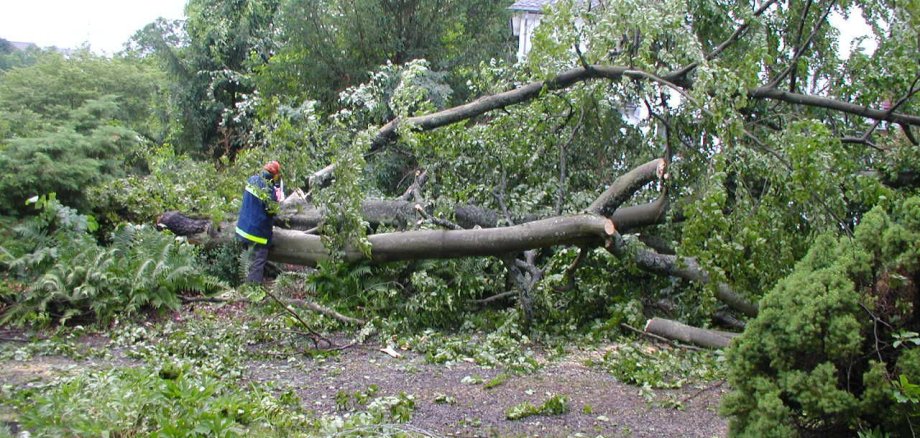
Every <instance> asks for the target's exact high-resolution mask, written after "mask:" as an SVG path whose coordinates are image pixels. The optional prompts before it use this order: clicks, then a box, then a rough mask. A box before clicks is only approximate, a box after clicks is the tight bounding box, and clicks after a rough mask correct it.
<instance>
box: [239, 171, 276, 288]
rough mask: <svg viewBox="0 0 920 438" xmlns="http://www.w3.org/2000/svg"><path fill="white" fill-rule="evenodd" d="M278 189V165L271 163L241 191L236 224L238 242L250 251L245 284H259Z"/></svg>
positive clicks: (269, 242) (266, 257) (272, 222)
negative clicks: (240, 202)
mask: <svg viewBox="0 0 920 438" xmlns="http://www.w3.org/2000/svg"><path fill="white" fill-rule="evenodd" d="M283 190H284V189H283V188H282V185H281V164H279V163H278V162H277V161H271V162H269V163H268V164H266V165H265V166H264V167H263V168H262V172H261V173H260V174H258V175H253V176H251V177H249V180H247V181H246V188H245V190H244V191H243V205H242V206H240V215H239V218H237V221H236V234H237V239H239V240H240V241H242V242H243V244H244V245H246V247H247V248H248V250H249V260H250V263H249V272H248V275H247V276H246V282H247V283H261V282H262V277H263V275H264V270H265V263H266V262H267V261H268V248H269V246H271V242H272V226H273V225H274V217H275V215H277V214H278V211H279V209H280V204H279V203H280V202H281V201H282V200H283V199H284V191H283Z"/></svg>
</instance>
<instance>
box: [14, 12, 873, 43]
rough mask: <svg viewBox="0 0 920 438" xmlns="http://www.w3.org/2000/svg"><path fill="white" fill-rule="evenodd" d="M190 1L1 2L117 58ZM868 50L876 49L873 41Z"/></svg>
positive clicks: (47, 33) (25, 38)
mask: <svg viewBox="0 0 920 438" xmlns="http://www.w3.org/2000/svg"><path fill="white" fill-rule="evenodd" d="M185 2H186V0H0V38H4V39H6V40H9V41H20V42H29V43H35V44H38V45H39V46H40V47H48V46H56V47H59V48H76V47H80V46H81V45H82V44H83V43H89V45H90V48H91V49H92V50H93V51H94V52H96V53H107V54H114V53H115V52H118V51H120V50H121V49H122V46H123V45H124V43H125V42H126V41H128V38H130V37H131V35H133V34H134V32H135V31H137V30H139V29H140V28H142V27H144V26H145V25H146V24H148V23H150V22H152V21H153V20H155V19H157V18H158V17H164V18H167V19H178V18H183V16H184V14H183V9H184V7H185ZM853 15H854V16H855V17H851V19H850V21H849V22H848V23H846V24H844V23H843V20H842V18H841V17H839V16H837V15H836V14H833V15H832V17H831V22H832V23H833V24H834V25H835V26H837V27H838V28H840V29H841V32H842V33H843V36H842V38H841V46H842V47H841V49H842V50H841V52H842V53H843V54H844V56H846V55H847V54H849V40H851V39H852V38H853V37H854V36H857V35H860V34H866V33H868V29H867V28H866V25H865V22H864V21H863V20H862V17H861V16H859V14H853ZM864 47H867V48H870V50H872V49H874V48H875V44H874V41H870V42H867V43H865V44H864Z"/></svg>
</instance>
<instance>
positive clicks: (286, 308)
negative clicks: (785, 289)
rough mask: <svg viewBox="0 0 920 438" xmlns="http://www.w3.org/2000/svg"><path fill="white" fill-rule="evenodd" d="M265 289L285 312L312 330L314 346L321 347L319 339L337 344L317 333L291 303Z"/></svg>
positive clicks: (329, 343)
mask: <svg viewBox="0 0 920 438" xmlns="http://www.w3.org/2000/svg"><path fill="white" fill-rule="evenodd" d="M263 291H265V295H268V296H269V297H271V299H273V300H275V302H276V303H278V305H280V306H281V307H282V308H283V309H284V311H285V312H287V313H289V314H291V316H293V317H294V319H296V320H297V321H298V322H299V323H300V325H302V326H303V327H304V328H305V329H307V331H308V332H310V339H311V340H312V341H313V347H314V348H319V341H323V342H325V343H327V344H328V345H329V346H330V347H332V346H335V344H333V343H332V341H330V340H328V339H326V338H325V337H323V335H321V334H319V333H317V332H316V330H313V328H312V327H310V325H309V324H307V322H306V321H304V320H303V318H301V317H300V315H298V314H297V312H295V311H294V309H292V308H291V307H290V306H289V305H287V304H285V303H284V302H282V301H281V299H280V298H278V297H277V296H276V295H275V294H274V293H272V291H270V290H268V288H263ZM318 340H319V341H318Z"/></svg>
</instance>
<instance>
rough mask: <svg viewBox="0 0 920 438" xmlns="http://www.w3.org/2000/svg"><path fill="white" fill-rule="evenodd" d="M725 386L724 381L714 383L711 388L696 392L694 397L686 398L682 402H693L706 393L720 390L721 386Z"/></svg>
mask: <svg viewBox="0 0 920 438" xmlns="http://www.w3.org/2000/svg"><path fill="white" fill-rule="evenodd" d="M724 384H725V381H724V380H720V381H718V382H716V383H714V384H712V385H709V386H707V387H705V388H702V389H700V390H699V391H697V392H694V393H693V394H692V395H690V396H689V397H686V398H684V399H683V400H681V401H680V402H681V403H687V402H688V401H690V400H693V399H695V398H697V397H699V395H700V394H702V393H704V392H707V391H711V390H713V389H716V388H719V387H721V386H722V385H724Z"/></svg>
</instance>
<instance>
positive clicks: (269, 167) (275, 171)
mask: <svg viewBox="0 0 920 438" xmlns="http://www.w3.org/2000/svg"><path fill="white" fill-rule="evenodd" d="M262 169H263V170H265V171H266V172H268V173H270V174H272V176H278V175H279V174H280V173H281V164H280V163H278V162H277V161H269V162H268V164H266V165H265V166H264V167H262Z"/></svg>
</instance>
